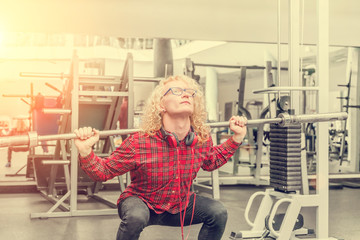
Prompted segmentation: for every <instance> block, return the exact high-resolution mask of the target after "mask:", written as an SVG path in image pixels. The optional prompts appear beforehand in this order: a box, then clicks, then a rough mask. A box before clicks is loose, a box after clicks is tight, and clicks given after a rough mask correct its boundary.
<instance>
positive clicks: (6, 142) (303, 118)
mask: <svg viewBox="0 0 360 240" xmlns="http://www.w3.org/2000/svg"><path fill="white" fill-rule="evenodd" d="M347 117H348V114H347V113H346V112H337V113H317V114H305V115H289V114H287V113H280V114H279V115H278V116H277V117H276V118H268V119H254V120H248V122H247V124H246V126H248V127H254V126H260V125H264V124H271V123H273V124H278V125H280V126H288V125H290V124H295V123H314V122H328V121H335V120H346V119H347ZM207 125H209V126H210V127H212V128H216V127H229V122H216V123H208V124H207ZM137 131H139V129H118V130H104V131H100V137H107V136H112V135H127V134H131V133H134V132H137ZM75 138H77V136H76V134H75V133H65V134H54V135H42V136H40V135H38V134H37V133H36V132H28V134H27V135H19V136H9V137H1V138H0V148H1V147H10V146H23V145H28V146H29V147H35V146H38V145H40V144H41V142H42V141H53V140H70V139H75ZM39 143H40V144H39Z"/></svg>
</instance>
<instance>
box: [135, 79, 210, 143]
mask: <svg viewBox="0 0 360 240" xmlns="http://www.w3.org/2000/svg"><path fill="white" fill-rule="evenodd" d="M171 81H182V82H185V83H186V84H187V85H188V86H189V88H192V89H194V90H196V95H195V96H194V112H193V114H192V115H191V116H190V124H191V126H192V127H193V129H194V132H195V133H196V135H197V138H198V142H199V143H204V142H205V141H207V140H208V138H209V135H210V127H209V126H207V125H206V124H205V122H206V118H207V114H206V109H205V100H204V94H203V92H202V89H201V86H200V85H199V84H198V83H197V82H196V81H195V80H194V79H192V78H190V77H188V76H185V75H181V76H170V77H168V78H166V79H163V80H161V81H160V82H159V84H158V85H157V86H156V87H155V89H154V91H153V92H152V94H151V96H150V98H149V99H148V100H147V102H146V105H145V110H144V114H143V116H142V119H141V125H140V129H141V131H142V132H144V133H146V134H148V135H150V136H153V135H155V133H156V132H157V131H158V130H159V129H160V128H161V126H162V117H161V111H160V109H159V106H160V101H161V98H162V96H163V93H164V91H165V88H164V85H165V84H167V83H168V82H171Z"/></svg>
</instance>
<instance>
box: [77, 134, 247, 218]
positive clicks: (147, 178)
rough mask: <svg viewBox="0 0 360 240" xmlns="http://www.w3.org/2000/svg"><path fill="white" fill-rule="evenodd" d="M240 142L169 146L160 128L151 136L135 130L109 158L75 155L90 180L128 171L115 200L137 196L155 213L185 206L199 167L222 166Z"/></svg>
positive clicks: (210, 169)
mask: <svg viewBox="0 0 360 240" xmlns="http://www.w3.org/2000/svg"><path fill="white" fill-rule="evenodd" d="M239 145H240V144H239V143H236V142H235V141H233V140H232V138H229V139H228V140H227V141H226V142H224V143H223V144H221V145H218V146H213V142H212V139H211V138H209V140H208V141H206V142H205V143H204V144H201V145H200V144H196V146H194V147H190V146H186V145H185V142H184V141H181V142H180V146H178V147H177V148H175V147H170V146H169V145H168V143H167V141H166V140H165V139H164V138H163V137H162V135H161V133H160V131H159V132H158V134H155V135H154V136H149V135H147V134H141V133H135V134H133V135H131V136H129V137H128V138H127V139H126V140H125V141H124V142H123V143H122V144H121V146H120V147H118V148H117V149H116V150H115V151H114V152H113V153H112V154H111V155H110V156H109V157H107V158H100V157H98V156H96V155H95V154H94V153H93V152H92V153H91V154H89V155H88V156H86V157H79V159H80V166H81V168H82V169H83V170H84V171H85V172H86V173H87V174H88V175H89V176H90V177H91V178H93V179H94V180H96V181H106V180H108V179H112V178H114V177H115V176H118V175H122V174H124V173H126V172H129V171H130V176H131V184H130V185H129V186H128V187H127V188H126V190H125V191H124V192H123V193H122V194H121V195H120V197H119V200H118V203H119V202H120V201H122V200H124V199H125V198H127V197H130V196H137V197H139V198H141V199H142V200H143V201H144V202H146V203H147V205H148V206H149V208H151V209H153V210H154V211H155V212H156V213H163V212H165V211H167V212H170V213H173V214H175V213H178V212H179V211H180V206H181V207H182V209H184V208H185V206H184V205H185V204H182V203H184V202H186V198H187V196H189V194H191V193H190V192H189V188H190V185H191V183H192V182H193V179H195V177H196V175H197V172H198V171H199V169H200V167H201V168H202V169H203V170H205V171H212V170H215V169H217V168H219V167H221V166H222V165H224V164H225V163H226V162H227V161H228V159H229V158H230V157H231V156H232V155H233V154H234V152H235V151H236V149H237V148H238V146H239Z"/></svg>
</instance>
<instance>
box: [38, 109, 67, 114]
mask: <svg viewBox="0 0 360 240" xmlns="http://www.w3.org/2000/svg"><path fill="white" fill-rule="evenodd" d="M42 112H43V113H44V114H70V113H71V110H70V109H63V108H44V109H43V110H42Z"/></svg>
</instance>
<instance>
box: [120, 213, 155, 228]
mask: <svg viewBox="0 0 360 240" xmlns="http://www.w3.org/2000/svg"><path fill="white" fill-rule="evenodd" d="M149 217H150V216H149V213H148V212H146V211H141V210H140V211H139V209H134V210H133V211H129V212H128V213H127V214H126V215H125V216H123V218H122V221H123V222H125V223H126V224H131V225H134V226H139V227H143V228H144V227H145V226H146V225H147V224H148V222H149Z"/></svg>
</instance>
